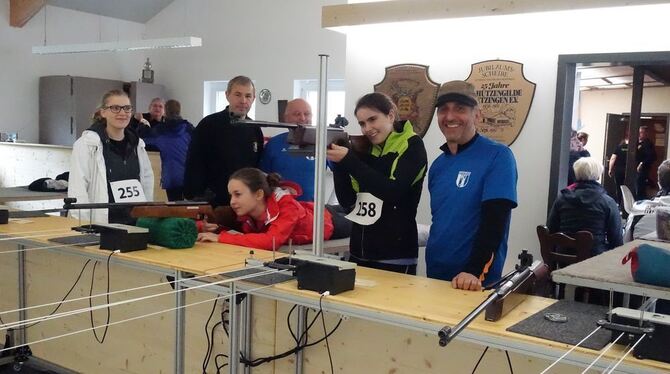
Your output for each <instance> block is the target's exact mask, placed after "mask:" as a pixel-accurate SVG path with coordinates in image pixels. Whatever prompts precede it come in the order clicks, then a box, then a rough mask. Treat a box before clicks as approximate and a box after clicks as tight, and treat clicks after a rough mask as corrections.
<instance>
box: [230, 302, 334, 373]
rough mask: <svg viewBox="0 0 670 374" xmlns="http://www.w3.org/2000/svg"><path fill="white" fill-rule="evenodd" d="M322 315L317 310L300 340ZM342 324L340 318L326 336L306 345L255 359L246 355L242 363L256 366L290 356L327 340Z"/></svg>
mask: <svg viewBox="0 0 670 374" xmlns="http://www.w3.org/2000/svg"><path fill="white" fill-rule="evenodd" d="M320 315H321V313H319V312H317V314H316V316H315V317H314V319H313V320H312V322H311V323H310V324H309V325H308V327H307V329H305V333H304V334H303V335H301V336H300V338H299V339H298V340H300V341H302V339H303V337H304V336H306V334H307V332H308V331H309V328H310V327H311V326H312V325H314V323H315V322H316V321H317V320H318V318H319V316H320ZM341 324H342V319H341V318H340V320H339V321H338V322H337V324H336V325H335V327H334V328H333V329H332V330H331V331H330V332H329V333H328V334H327V335H326V336H324V337H323V338H321V339H319V340H317V341H315V342H313V343H309V344H304V345H297V346H296V347H295V348H292V349H290V350H288V351H286V352H284V353H280V354H278V355H275V356H270V357H262V358H257V359H255V360H251V361H250V360H246V359H245V358H244V356H242V363H243V364H245V365H247V366H251V367H256V366H260V365H261V364H264V363H268V362H272V361H274V360H278V359H281V358H285V357H288V356H290V355H292V354H295V353H296V352H299V351H301V350H303V349H305V348H308V347H311V346H314V345H317V344H319V343H321V342H322V341H324V340H326V339H327V338H328V337H330V336H331V335H333V334H334V333H335V331H337V329H338V328H339V327H340V325H341Z"/></svg>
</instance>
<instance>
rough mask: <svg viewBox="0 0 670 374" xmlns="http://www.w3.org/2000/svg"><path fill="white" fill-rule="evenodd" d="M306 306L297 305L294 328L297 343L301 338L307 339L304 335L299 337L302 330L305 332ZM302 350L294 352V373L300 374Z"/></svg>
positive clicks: (300, 341)
mask: <svg viewBox="0 0 670 374" xmlns="http://www.w3.org/2000/svg"><path fill="white" fill-rule="evenodd" d="M306 311H307V308H305V307H304V306H302V305H300V306H298V327H297V328H296V331H295V333H296V334H297V336H298V339H299V340H298V344H299V345H300V344H302V343H303V340H306V339H307V336H305V339H300V337H301V336H302V334H303V332H305V328H306V327H307V313H306ZM303 356H304V355H303V350H302V349H301V350H299V351H298V352H296V353H295V374H302V364H303V361H302V360H303Z"/></svg>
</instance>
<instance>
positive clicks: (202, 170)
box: [184, 75, 263, 207]
mask: <svg viewBox="0 0 670 374" xmlns="http://www.w3.org/2000/svg"><path fill="white" fill-rule="evenodd" d="M255 98H256V89H255V87H254V84H253V82H252V81H251V79H249V78H248V77H245V76H241V75H240V76H237V77H235V78H233V79H231V80H230V81H229V82H228V87H227V88H226V99H227V100H228V103H229V105H228V106H227V107H226V108H225V109H224V110H223V111H221V112H218V113H213V114H210V115H208V116H207V117H205V118H203V119H202V121H200V123H199V124H198V126H197V127H196V128H195V131H194V132H193V138H192V140H191V144H190V146H189V150H188V156H187V158H186V172H185V176H184V197H186V198H187V199H195V198H199V199H200V198H202V197H203V196H206V195H207V194H208V193H209V194H211V193H213V194H214V197H213V199H211V203H212V205H213V206H215V207H216V206H219V205H228V204H229V203H230V196H229V195H228V178H229V177H230V175H232V174H233V173H234V172H235V171H237V170H238V169H241V168H244V167H257V166H258V161H259V160H260V155H261V152H262V151H263V133H262V131H261V130H260V128H258V127H251V126H244V125H231V123H230V120H231V117H237V118H246V119H251V118H249V117H247V113H248V112H249V109H250V108H251V104H252V103H253V102H254V99H255ZM207 191H209V192H207Z"/></svg>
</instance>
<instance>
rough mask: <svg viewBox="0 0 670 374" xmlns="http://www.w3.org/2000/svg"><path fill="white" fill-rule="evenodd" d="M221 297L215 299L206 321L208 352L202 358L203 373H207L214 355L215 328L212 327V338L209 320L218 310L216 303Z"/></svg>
mask: <svg viewBox="0 0 670 374" xmlns="http://www.w3.org/2000/svg"><path fill="white" fill-rule="evenodd" d="M218 301H219V299H218V298H217V299H216V300H214V305H212V311H211V312H209V317H207V322H205V338H207V352H206V353H205V358H204V359H203V360H202V373H203V374H206V373H207V366H209V359H210V358H211V357H212V350H213V349H214V344H213V342H214V339H213V338H214V337H213V335H214V328H212V339H211V340H210V339H209V322H210V321H211V320H212V316H214V311H215V310H216V304H218Z"/></svg>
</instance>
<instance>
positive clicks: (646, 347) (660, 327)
mask: <svg viewBox="0 0 670 374" xmlns="http://www.w3.org/2000/svg"><path fill="white" fill-rule="evenodd" d="M640 315H641V313H640V311H639V310H634V309H628V308H614V309H613V310H612V322H614V323H620V324H623V325H632V326H638V325H639V324H640ZM650 326H653V327H654V332H653V333H651V334H647V336H645V337H644V339H642V341H640V344H638V345H637V346H636V347H635V349H633V356H635V357H636V358H639V359H650V360H656V361H661V362H666V363H670V316H669V315H666V314H660V313H654V312H644V316H643V324H642V327H650ZM619 334H620V333H619V332H615V331H612V339H611V340H612V341H614V339H616V338H617V336H619ZM639 338H640V336H635V335H633V336H629V335H628V334H624V336H622V337H621V339H619V341H618V342H617V343H618V344H624V345H625V344H634V343H635V342H636V341H637V340H638V339H639Z"/></svg>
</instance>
